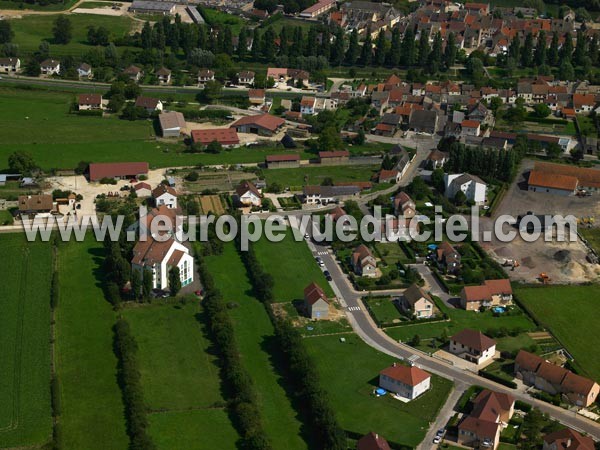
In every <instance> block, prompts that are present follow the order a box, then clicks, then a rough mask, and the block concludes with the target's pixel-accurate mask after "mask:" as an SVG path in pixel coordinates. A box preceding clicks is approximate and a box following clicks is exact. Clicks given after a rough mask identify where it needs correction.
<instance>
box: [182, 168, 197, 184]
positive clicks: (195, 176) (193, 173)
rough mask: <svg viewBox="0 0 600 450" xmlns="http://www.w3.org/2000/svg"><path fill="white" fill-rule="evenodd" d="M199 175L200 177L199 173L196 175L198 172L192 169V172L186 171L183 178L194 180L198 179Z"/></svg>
mask: <svg viewBox="0 0 600 450" xmlns="http://www.w3.org/2000/svg"><path fill="white" fill-rule="evenodd" d="M199 177H200V175H198V172H196V171H195V170H194V171H192V172H190V173H188V174H187V175H186V176H185V179H186V181H191V182H194V181H198V178H199Z"/></svg>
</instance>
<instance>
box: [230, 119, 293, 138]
mask: <svg viewBox="0 0 600 450" xmlns="http://www.w3.org/2000/svg"><path fill="white" fill-rule="evenodd" d="M284 124H285V120H283V119H281V118H279V117H275V116H272V115H271V114H261V115H259V116H246V117H242V118H241V119H239V120H237V121H235V122H234V123H232V124H231V127H232V128H235V129H236V130H237V132H238V133H253V134H259V135H261V136H273V135H274V134H275V133H277V131H279V129H280V128H281V127H283V125H284Z"/></svg>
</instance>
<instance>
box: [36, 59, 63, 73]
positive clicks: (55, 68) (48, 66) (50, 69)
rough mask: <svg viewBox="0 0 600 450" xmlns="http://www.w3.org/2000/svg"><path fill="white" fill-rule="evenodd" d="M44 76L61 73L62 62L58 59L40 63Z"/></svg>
mask: <svg viewBox="0 0 600 450" xmlns="http://www.w3.org/2000/svg"><path fill="white" fill-rule="evenodd" d="M40 72H41V73H42V75H55V74H59V73H60V61H58V60H56V59H45V60H44V61H42V62H41V63H40Z"/></svg>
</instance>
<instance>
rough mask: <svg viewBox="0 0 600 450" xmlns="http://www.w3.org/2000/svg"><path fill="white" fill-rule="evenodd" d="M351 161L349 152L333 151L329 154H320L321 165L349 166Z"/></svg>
mask: <svg viewBox="0 0 600 450" xmlns="http://www.w3.org/2000/svg"><path fill="white" fill-rule="evenodd" d="M349 159H350V152H349V151H348V150H333V151H329V152H319V163H320V164H330V165H336V164H347V163H348V161H349Z"/></svg>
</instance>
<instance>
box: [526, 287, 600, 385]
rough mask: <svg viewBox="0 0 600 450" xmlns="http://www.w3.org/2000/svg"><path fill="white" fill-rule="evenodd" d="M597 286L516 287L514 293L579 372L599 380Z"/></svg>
mask: <svg viewBox="0 0 600 450" xmlns="http://www.w3.org/2000/svg"><path fill="white" fill-rule="evenodd" d="M598 289H600V288H599V286H598V285H587V286H583V285H582V286H576V285H573V286H549V287H544V288H534V287H530V288H527V287H519V288H517V289H516V290H515V294H516V295H517V297H518V298H519V300H520V301H521V302H522V303H523V304H524V305H525V306H526V307H527V309H528V310H529V311H530V312H531V313H532V314H533V315H534V316H535V318H536V319H537V320H538V321H539V322H540V323H541V324H542V325H544V326H545V327H546V328H548V330H549V331H550V332H551V333H552V334H554V336H556V338H557V339H558V340H559V341H560V342H561V343H562V344H563V345H564V346H565V347H566V348H567V350H568V351H569V353H570V354H571V355H572V356H573V358H575V365H576V367H577V369H578V371H579V372H580V373H581V374H582V375H586V376H589V377H590V378H593V379H594V380H596V381H600V359H599V358H598V356H597V354H596V352H595V351H590V349H596V348H598V346H600V336H599V335H598V333H597V330H598V328H599V327H600V316H598Z"/></svg>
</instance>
